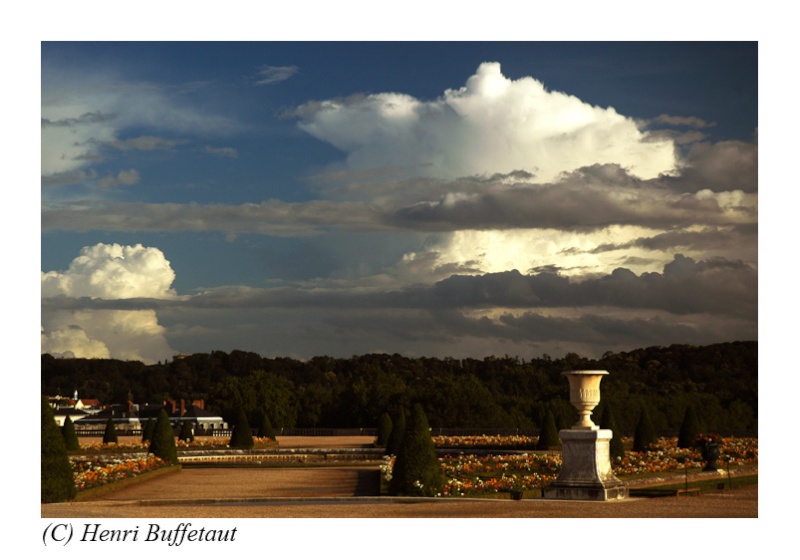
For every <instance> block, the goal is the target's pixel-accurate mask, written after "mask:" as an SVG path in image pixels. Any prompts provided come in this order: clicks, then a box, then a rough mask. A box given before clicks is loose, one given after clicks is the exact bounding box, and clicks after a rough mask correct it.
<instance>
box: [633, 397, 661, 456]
mask: <svg viewBox="0 0 800 560" xmlns="http://www.w3.org/2000/svg"><path fill="white" fill-rule="evenodd" d="M656 439H657V438H656V430H655V428H654V427H653V422H652V421H651V420H650V414H648V412H647V407H646V406H643V407H642V412H641V413H640V414H639V422H637V424H636V431H635V432H634V434H633V450H634V451H647V450H648V449H650V446H651V445H653V444H654V443H655V442H656Z"/></svg>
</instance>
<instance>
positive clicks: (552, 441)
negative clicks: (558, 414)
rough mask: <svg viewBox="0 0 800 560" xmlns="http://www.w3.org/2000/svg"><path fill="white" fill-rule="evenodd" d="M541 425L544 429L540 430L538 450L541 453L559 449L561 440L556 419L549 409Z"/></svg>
mask: <svg viewBox="0 0 800 560" xmlns="http://www.w3.org/2000/svg"><path fill="white" fill-rule="evenodd" d="M541 424H542V428H541V429H540V430H539V441H538V442H537V443H536V449H538V450H540V451H546V450H548V449H558V447H559V446H560V445H561V440H560V439H559V437H558V428H556V418H555V415H554V414H553V411H552V410H549V409H548V411H547V413H546V414H545V416H544V420H543V422H542V423H541Z"/></svg>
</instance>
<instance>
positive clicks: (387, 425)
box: [374, 412, 392, 447]
mask: <svg viewBox="0 0 800 560" xmlns="http://www.w3.org/2000/svg"><path fill="white" fill-rule="evenodd" d="M391 435H392V417H391V416H389V413H388V412H384V413H383V414H381V417H380V419H379V420H378V429H377V434H376V436H375V444H374V445H375V447H386V444H387V443H389V437H390V436H391Z"/></svg>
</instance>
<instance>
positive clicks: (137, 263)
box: [42, 243, 177, 363]
mask: <svg viewBox="0 0 800 560" xmlns="http://www.w3.org/2000/svg"><path fill="white" fill-rule="evenodd" d="M174 279H175V273H174V272H173V270H172V267H171V266H170V263H169V261H167V259H166V258H165V256H164V254H163V253H162V252H161V251H160V250H159V249H157V248H155V247H143V246H142V245H133V246H123V245H118V244H103V243H99V244H97V245H94V246H91V247H84V248H83V249H82V250H81V252H80V255H79V256H78V257H76V258H75V259H74V260H73V261H72V263H70V266H69V268H68V270H66V271H49V272H42V297H43V298H54V297H56V296H69V297H72V298H81V297H88V298H93V299H98V298H101V299H108V300H114V299H129V298H157V299H175V298H176V297H177V296H176V294H175V292H174V290H173V289H172V288H171V285H172V282H173V281H174ZM165 332H166V331H165V329H164V328H163V327H162V326H161V325H159V323H158V317H157V316H156V312H155V311H154V310H148V309H144V310H108V309H103V310H73V309H69V310H67V309H61V310H59V309H58V308H57V305H52V306H47V307H46V308H43V311H42V352H47V353H51V354H54V355H60V356H68V355H74V356H76V357H91V358H108V357H111V358H117V359H123V360H142V361H144V362H147V363H152V362H155V361H157V360H162V359H166V358H169V357H171V356H173V355H175V354H176V352H175V351H174V350H172V349H171V348H170V346H169V344H168V342H167V340H166V337H165Z"/></svg>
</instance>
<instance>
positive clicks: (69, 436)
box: [61, 416, 81, 451]
mask: <svg viewBox="0 0 800 560" xmlns="http://www.w3.org/2000/svg"><path fill="white" fill-rule="evenodd" d="M61 435H62V436H64V445H66V447H67V451H80V450H81V443H80V441H78V434H76V433H75V424H74V423H73V422H72V418H70V417H69V416H67V418H66V420H64V427H62V428H61Z"/></svg>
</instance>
